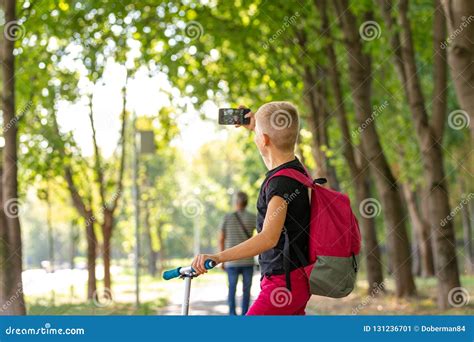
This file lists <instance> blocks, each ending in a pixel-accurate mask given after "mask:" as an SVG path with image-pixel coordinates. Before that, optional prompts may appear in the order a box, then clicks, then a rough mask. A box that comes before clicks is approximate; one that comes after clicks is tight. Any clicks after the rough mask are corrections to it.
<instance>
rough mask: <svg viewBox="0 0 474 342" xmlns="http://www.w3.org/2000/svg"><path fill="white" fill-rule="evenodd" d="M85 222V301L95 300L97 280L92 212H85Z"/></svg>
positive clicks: (95, 241)
mask: <svg viewBox="0 0 474 342" xmlns="http://www.w3.org/2000/svg"><path fill="white" fill-rule="evenodd" d="M84 219H85V221H86V241H87V275H88V279H87V299H96V300H97V298H98V296H97V280H96V275H95V263H96V259H97V237H96V235H95V230H94V221H95V217H94V215H93V214H92V211H87V212H86V215H85V217H84Z"/></svg>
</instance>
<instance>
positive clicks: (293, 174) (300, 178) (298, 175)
mask: <svg viewBox="0 0 474 342" xmlns="http://www.w3.org/2000/svg"><path fill="white" fill-rule="evenodd" d="M306 172H308V171H306ZM308 174H309V173H308ZM280 176H284V177H288V178H292V179H294V180H295V181H297V182H300V183H301V184H303V185H304V186H306V187H307V188H313V187H314V184H313V180H312V179H311V177H310V176H306V175H305V174H304V173H302V172H300V171H297V170H295V169H289V168H288V169H283V170H280V171H277V172H276V173H275V174H273V175H272V176H271V177H270V178H268V180H267V182H266V183H265V188H266V187H267V186H268V183H269V182H270V181H271V180H272V179H273V178H275V177H280Z"/></svg>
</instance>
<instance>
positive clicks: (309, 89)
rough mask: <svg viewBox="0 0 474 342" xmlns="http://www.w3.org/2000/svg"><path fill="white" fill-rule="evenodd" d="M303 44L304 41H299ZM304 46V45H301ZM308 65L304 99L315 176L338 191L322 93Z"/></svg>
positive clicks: (305, 76)
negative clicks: (331, 158) (307, 110)
mask: <svg viewBox="0 0 474 342" xmlns="http://www.w3.org/2000/svg"><path fill="white" fill-rule="evenodd" d="M301 44H304V43H301ZM303 46H304V45H303ZM317 82H318V80H317V79H316V78H315V76H314V74H313V72H312V71H311V68H310V67H305V75H304V84H305V101H306V104H307V107H308V109H309V111H310V114H309V116H308V122H309V126H310V128H311V133H312V137H313V149H312V150H313V156H314V159H315V161H316V165H317V168H318V170H317V176H318V177H324V178H327V180H328V183H329V186H330V187H331V188H333V189H335V190H338V191H339V182H338V180H337V177H336V171H335V170H334V167H332V165H330V163H329V160H328V157H327V155H326V150H327V149H329V139H328V134H327V124H328V121H327V120H326V118H327V116H328V115H327V113H326V110H325V108H324V104H323V103H322V101H321V98H322V97H323V95H322V94H321V93H320V91H321V89H320V87H319V86H318V85H317Z"/></svg>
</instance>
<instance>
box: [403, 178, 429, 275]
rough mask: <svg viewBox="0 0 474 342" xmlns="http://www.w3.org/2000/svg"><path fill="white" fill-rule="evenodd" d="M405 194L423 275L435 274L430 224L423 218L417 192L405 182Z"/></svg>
mask: <svg viewBox="0 0 474 342" xmlns="http://www.w3.org/2000/svg"><path fill="white" fill-rule="evenodd" d="M402 189H403V195H404V197H405V201H406V204H407V208H408V214H409V215H410V221H411V222H412V225H413V231H414V235H415V236H416V241H417V242H418V248H419V256H420V261H421V262H420V268H421V275H422V276H423V277H431V276H434V263H433V249H432V248H431V245H432V242H431V234H430V225H429V223H428V222H427V221H426V220H425V219H424V218H423V215H422V213H421V211H420V210H419V208H418V205H417V203H416V195H415V192H414V191H413V190H412V189H411V188H410V185H408V184H405V185H403V187H402Z"/></svg>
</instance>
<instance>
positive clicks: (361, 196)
mask: <svg viewBox="0 0 474 342" xmlns="http://www.w3.org/2000/svg"><path fill="white" fill-rule="evenodd" d="M367 171H368V170H366V172H365V173H366V174H368V172H367ZM362 174H364V173H362ZM355 187H356V202H357V203H359V204H360V203H361V202H362V201H363V200H365V199H367V198H371V194H370V180H369V178H368V177H366V176H364V175H363V176H362V177H361V179H360V180H358V181H356V182H355ZM359 222H360V226H361V228H362V237H363V241H364V245H363V246H364V255H365V260H366V264H367V281H368V283H369V287H368V293H369V294H371V293H380V292H381V290H383V289H384V288H385V287H384V280H383V272H382V264H381V255H380V247H379V243H378V241H377V232H376V229H375V228H376V227H375V220H374V218H373V217H368V216H367V215H361V216H360V217H359ZM375 290H377V291H375Z"/></svg>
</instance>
